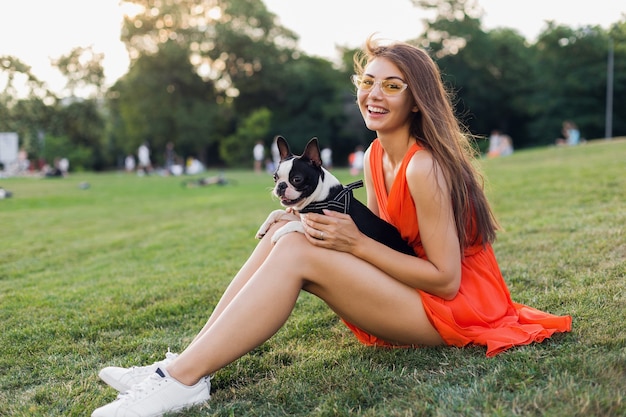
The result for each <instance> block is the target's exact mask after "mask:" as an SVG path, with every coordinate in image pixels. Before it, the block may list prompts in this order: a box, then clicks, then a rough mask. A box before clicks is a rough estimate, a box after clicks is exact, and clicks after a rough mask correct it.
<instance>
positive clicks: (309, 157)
mask: <svg viewBox="0 0 626 417" xmlns="http://www.w3.org/2000/svg"><path fill="white" fill-rule="evenodd" d="M276 144H277V145H278V150H279V153H280V162H279V164H278V167H277V169H276V172H275V173H274V182H275V186H274V189H273V191H272V192H273V194H274V195H275V196H276V197H278V198H279V199H280V203H281V205H282V206H283V207H291V209H292V210H294V211H298V212H300V213H310V212H315V213H322V210H323V209H328V210H334V211H338V212H341V213H347V214H349V215H350V217H352V219H353V220H354V222H355V224H356V225H357V227H358V228H359V230H360V231H361V232H362V233H363V234H365V235H367V236H369V237H371V238H372V239H375V240H377V241H378V242H381V243H383V244H385V245H387V246H389V247H390V248H392V249H395V250H396V251H399V252H402V253H406V254H408V255H413V256H415V252H414V251H413V249H412V248H411V247H410V246H409V244H408V243H407V242H406V241H405V240H404V239H403V238H402V236H401V235H400V233H399V232H398V230H397V229H396V228H395V227H394V226H393V225H392V224H390V223H388V222H386V221H384V220H383V219H381V218H380V217H378V216H377V215H376V214H374V213H373V212H372V211H371V210H370V209H369V208H367V206H366V205H365V204H363V203H361V202H360V201H359V200H357V199H356V198H354V196H353V194H352V190H353V189H354V188H358V187H361V186H362V185H363V181H357V182H355V183H352V184H349V185H347V186H343V185H342V184H341V182H339V180H338V179H337V178H336V177H335V176H333V175H332V174H331V173H330V172H329V171H328V170H326V169H325V168H324V167H322V158H321V156H320V149H319V145H318V141H317V138H313V139H311V140H310V141H309V143H307V145H306V147H305V149H304V153H303V154H302V155H294V154H293V153H291V150H290V148H289V144H288V143H287V141H286V140H285V138H283V137H282V136H277V137H276ZM279 220H288V223H287V224H285V225H284V226H282V227H281V228H280V229H278V230H277V231H276V232H275V233H274V235H273V236H272V242H273V243H276V242H277V241H278V239H280V237H281V236H283V235H285V234H286V233H290V232H300V233H304V228H303V226H302V223H301V221H300V218H299V217H298V216H296V215H295V214H292V213H288V212H287V211H285V210H274V211H273V212H271V213H270V215H269V216H268V218H267V220H265V222H264V223H263V224H262V225H261V227H260V228H259V231H258V232H257V234H256V237H257V238H258V239H261V238H262V237H263V236H264V235H265V234H266V233H267V231H268V230H269V228H270V226H271V225H272V224H273V223H275V222H277V221H279Z"/></svg>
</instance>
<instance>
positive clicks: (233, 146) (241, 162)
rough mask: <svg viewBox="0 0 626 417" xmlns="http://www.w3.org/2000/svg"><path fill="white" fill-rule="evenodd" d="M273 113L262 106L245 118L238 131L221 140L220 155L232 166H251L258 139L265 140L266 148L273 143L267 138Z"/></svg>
mask: <svg viewBox="0 0 626 417" xmlns="http://www.w3.org/2000/svg"><path fill="white" fill-rule="evenodd" d="M271 117H272V113H271V112H270V111H269V110H268V109H266V108H260V109H258V110H256V111H254V112H252V113H251V114H250V116H248V117H247V118H245V119H244V120H243V121H242V122H241V123H240V124H239V126H238V128H237V131H236V132H235V133H233V134H232V135H229V136H227V137H225V138H224V140H222V141H221V142H220V148H219V152H220V157H221V158H222V160H224V161H225V162H226V163H227V164H228V165H231V166H240V167H241V166H251V161H252V159H253V157H252V148H253V147H254V145H255V143H256V142H257V141H258V140H261V141H263V142H264V146H265V148H266V149H268V148H269V146H270V145H271V141H267V140H264V138H267V136H268V131H269V127H270V119H271Z"/></svg>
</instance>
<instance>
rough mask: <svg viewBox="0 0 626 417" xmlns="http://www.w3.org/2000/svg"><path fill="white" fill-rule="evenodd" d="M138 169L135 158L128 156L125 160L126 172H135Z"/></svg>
mask: <svg viewBox="0 0 626 417" xmlns="http://www.w3.org/2000/svg"><path fill="white" fill-rule="evenodd" d="M136 167H137V163H136V162H135V156H134V155H132V154H128V155H126V158H124V169H125V170H126V172H135V168H136Z"/></svg>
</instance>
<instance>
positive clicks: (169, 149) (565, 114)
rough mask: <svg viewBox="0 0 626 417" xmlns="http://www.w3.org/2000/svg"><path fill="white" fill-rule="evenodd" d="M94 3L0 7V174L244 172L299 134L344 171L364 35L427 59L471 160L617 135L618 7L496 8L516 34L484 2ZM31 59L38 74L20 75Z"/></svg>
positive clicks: (623, 117) (620, 106) (623, 118)
mask: <svg viewBox="0 0 626 417" xmlns="http://www.w3.org/2000/svg"><path fill="white" fill-rule="evenodd" d="M106 3H107V7H106V8H100V7H102V4H103V2H102V1H95V2H84V1H70V0H63V1H59V2H48V1H41V2H15V4H14V5H9V4H3V5H2V6H0V7H1V8H2V10H3V13H2V15H3V19H5V20H6V21H7V22H10V23H12V24H13V26H12V27H13V28H12V29H11V30H12V32H11V33H8V34H7V33H6V30H7V29H6V28H7V27H11V25H10V24H7V25H4V26H5V29H4V30H5V32H3V33H2V36H1V38H2V47H0V132H2V133H0V164H2V166H0V169H2V168H3V169H4V171H5V172H8V171H9V169H13V170H15V169H18V170H22V171H34V170H39V169H43V167H44V166H56V164H57V162H55V161H59V160H66V161H69V162H68V163H69V168H68V167H66V169H70V170H75V171H110V170H121V169H124V167H125V161H127V160H128V157H129V156H133V157H134V156H136V155H137V154H138V149H139V148H140V146H141V145H146V146H147V147H148V148H149V149H150V158H151V164H153V166H154V167H165V166H167V165H168V164H172V163H173V161H174V163H175V164H176V165H181V166H183V167H185V166H188V163H189V162H188V161H194V162H197V163H199V164H201V166H205V167H219V168H239V167H246V168H249V167H252V163H253V152H252V149H253V147H254V146H255V144H256V143H257V142H259V141H260V142H261V143H262V144H263V145H264V146H265V148H266V150H267V151H266V152H267V153H266V154H267V155H268V156H269V155H270V147H271V143H272V140H273V138H274V136H275V135H278V134H280V135H283V136H285V137H286V138H287V139H288V140H289V142H290V143H291V144H292V146H293V148H294V150H301V149H302V148H303V147H304V144H305V143H306V142H307V141H308V140H309V139H310V138H311V137H313V136H316V137H318V138H319V140H320V144H321V146H322V147H328V148H330V149H332V152H333V164H334V165H335V166H342V165H347V164H348V158H349V155H350V154H351V153H352V152H353V151H354V150H355V149H356V148H357V147H358V146H367V145H368V144H369V142H370V141H371V140H372V139H373V138H374V133H373V132H371V131H368V130H367V129H366V128H365V126H364V124H363V121H362V118H361V116H360V115H359V113H358V108H357V106H356V105H355V91H354V88H353V86H352V84H351V83H350V80H349V77H350V75H351V74H352V73H353V65H352V58H353V55H354V52H355V51H356V50H357V49H358V48H359V46H360V45H361V44H362V43H363V41H364V40H365V38H366V37H367V35H369V34H370V33H373V32H377V31H381V32H382V33H381V35H387V34H389V35H392V36H393V37H394V39H397V40H402V41H407V42H409V43H412V44H415V45H419V46H421V47H423V48H424V49H426V50H427V51H428V52H429V53H430V55H431V56H432V57H433V58H434V59H435V60H436V62H437V63H438V65H439V66H440V68H441V70H442V73H443V77H444V80H445V83H446V85H447V86H448V87H449V89H450V90H451V91H452V92H453V93H454V94H455V100H454V103H455V106H456V109H457V114H458V115H459V117H460V119H461V120H462V122H463V123H464V124H465V125H466V126H467V127H468V128H469V130H470V131H471V132H472V133H473V134H474V135H476V141H475V143H476V146H477V148H478V149H479V150H480V151H481V152H482V153H486V152H487V149H488V146H489V144H488V137H489V136H490V134H491V132H492V131H494V130H498V131H499V132H502V133H503V134H505V135H507V137H509V138H511V140H512V142H513V147H514V148H515V149H516V150H518V149H524V148H531V147H538V146H547V145H554V144H555V143H556V141H557V140H558V139H559V138H561V137H562V136H563V122H564V121H572V122H573V123H575V124H576V125H577V128H578V131H579V134H580V138H581V143H584V141H585V140H591V139H599V138H612V137H617V136H625V135H626V104H625V100H623V99H622V98H623V97H626V14H625V13H624V12H626V4H624V3H625V2H623V1H611V2H610V4H611V7H613V8H614V9H613V10H615V9H619V8H620V7H621V8H622V9H623V11H622V12H621V13H615V12H611V11H609V12H611V16H612V17H613V20H612V21H610V22H609V23H608V24H604V25H601V24H600V23H595V22H590V23H584V22H583V23H582V24H575V25H570V24H565V23H560V22H559V20H556V19H550V18H549V17H546V18H542V7H541V6H540V5H541V4H542V3H541V2H537V1H529V2H523V3H522V2H517V1H516V2H508V3H510V6H511V8H510V13H511V14H512V17H513V19H515V20H516V21H518V22H520V23H523V22H524V20H525V19H526V20H528V21H529V22H530V21H531V20H532V22H535V23H536V22H537V21H540V22H541V23H542V26H541V27H540V28H539V29H537V28H535V31H536V33H535V34H534V35H533V36H532V37H531V36H530V35H529V34H528V33H525V32H523V29H520V28H521V27H522V26H517V25H516V27H507V25H506V24H505V23H502V24H499V22H498V21H494V20H493V16H492V17H491V20H489V19H488V18H487V16H489V14H488V10H489V8H488V7H490V4H491V5H493V3H494V2H493V1H488V0H484V1H478V0H477V1H472V0H393V1H387V2H374V1H345V2H337V1H335V2H334V3H333V2H325V1H321V2H311V4H294V2H289V1H286V0H283V1H281V0H267V1H265V2H264V1H262V0H193V1H192V0H133V1H121V2H115V0H110V1H108V2H106ZM111 3H113V6H114V9H113V8H112V6H111ZM482 3H485V6H484V7H483V4H482ZM498 3H500V4H502V3H507V2H502V1H499V2H498ZM543 3H545V4H546V8H547V7H548V6H547V5H548V4H550V3H559V4H560V5H561V6H562V8H563V10H562V12H563V16H566V15H567V11H568V10H569V9H571V8H580V7H585V8H588V9H589V10H595V9H600V8H602V7H603V6H602V4H601V3H602V1H598V2H594V3H590V4H586V5H584V6H580V5H578V6H575V5H573V4H572V3H571V2H567V1H562V2H557V1H555V2H543ZM620 3H621V6H620V5H619V4H620ZM20 5H21V6H20ZM537 5H539V6H537ZM268 6H270V7H268ZM520 8H521V9H520ZM296 9H297V11H296ZM112 10H113V12H111V11H112ZM605 12H606V10H605ZM522 13H523V14H522ZM57 15H58V16H64V17H65V18H66V19H71V21H72V22H75V23H76V25H74V24H64V20H61V19H60V18H59V19H55V16H57ZM590 15H591V13H590ZM362 16H363V17H362ZM44 21H45V23H38V22H44ZM68 21H69V20H68ZM372 21H373V22H377V23H376V24H374V23H371V22H372ZM487 21H489V26H487V25H486V23H485V22H487ZM378 23H380V24H378ZM42 25H45V26H42ZM287 25H289V27H288V26H287ZM103 30H104V31H107V32H108V34H109V35H111V34H113V35H114V36H113V37H112V39H114V40H115V41H116V42H117V43H118V44H119V45H120V47H121V51H122V53H121V55H118V56H116V57H112V56H110V55H109V56H107V53H106V52H103V50H102V49H101V46H100V45H101V43H100V42H98V41H94V40H93V39H94V38H93V35H95V34H97V33H100V31H103ZM300 32H302V33H303V34H306V38H303V39H302V43H301V35H300ZM345 34H350V35H352V37H348V36H347V35H345ZM302 36H304V35H302ZM355 36H356V37H358V39H356V38H355ZM48 37H50V38H51V39H52V38H54V39H55V41H54V45H55V48H51V47H49V46H46V39H47V38H48ZM56 39H61V40H58V41H57V40H56ZM96 39H97V38H96ZM355 39H356V40H355ZM26 41H28V43H25V42H26ZM305 41H306V42H305ZM19 45H22V46H19ZM303 45H306V48H305V47H304V46H303ZM328 45H330V46H328ZM65 47H66V48H67V49H66V50H61V51H60V52H54V51H57V49H58V48H65ZM317 47H319V48H317ZM322 47H325V48H326V49H320V48H322ZM316 48H317V49H316ZM331 48H332V50H328V49H331ZM53 49H54V51H53ZM7 51H9V53H7ZM324 51H325V52H324ZM29 53H30V54H29ZM33 53H36V54H38V55H37V56H42V57H45V59H46V60H47V64H48V66H49V68H50V69H51V71H53V72H54V76H53V77H50V78H48V77H47V76H43V75H41V74H42V73H41V72H40V71H39V70H35V69H34V67H33V66H32V65H33V64H32V63H30V62H28V60H29V59H35V58H29V57H31V56H34V55H33ZM59 80H60V81H59ZM17 149H19V152H18V151H17ZM18 159H19V161H18ZM15 164H22V165H20V166H14V165H15ZM9 165H11V167H9Z"/></svg>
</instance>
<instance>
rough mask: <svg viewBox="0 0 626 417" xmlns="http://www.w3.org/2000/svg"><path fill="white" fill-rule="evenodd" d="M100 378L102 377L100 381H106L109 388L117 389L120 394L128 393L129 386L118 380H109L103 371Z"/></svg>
mask: <svg viewBox="0 0 626 417" xmlns="http://www.w3.org/2000/svg"><path fill="white" fill-rule="evenodd" d="M98 377H100V379H101V380H102V381H104V382H105V383H106V384H107V385H108V386H110V387H113V388H115V389H116V390H117V391H119V392H124V391H128V389H129V388H130V387H129V386H128V385H126V384H123V383H121V382H120V381H118V380H117V379H114V378H111V379H109V378H108V376H107V375H106V374H104V373H103V372H102V371H100V372H99V373H98Z"/></svg>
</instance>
